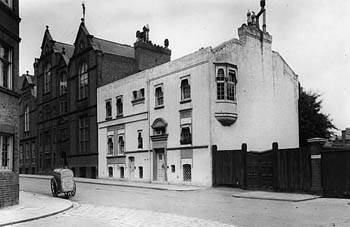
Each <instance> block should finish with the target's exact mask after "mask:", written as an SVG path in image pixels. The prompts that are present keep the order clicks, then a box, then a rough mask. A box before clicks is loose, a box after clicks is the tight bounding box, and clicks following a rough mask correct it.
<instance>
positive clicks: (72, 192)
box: [70, 182, 77, 196]
mask: <svg viewBox="0 0 350 227" xmlns="http://www.w3.org/2000/svg"><path fill="white" fill-rule="evenodd" d="M76 191H77V186H76V185H75V182H74V184H73V191H71V192H70V195H71V196H75V192H76Z"/></svg>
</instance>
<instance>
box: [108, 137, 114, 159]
mask: <svg viewBox="0 0 350 227" xmlns="http://www.w3.org/2000/svg"><path fill="white" fill-rule="evenodd" d="M107 147H108V153H107V155H113V151H114V145H113V136H109V137H108V138H107Z"/></svg>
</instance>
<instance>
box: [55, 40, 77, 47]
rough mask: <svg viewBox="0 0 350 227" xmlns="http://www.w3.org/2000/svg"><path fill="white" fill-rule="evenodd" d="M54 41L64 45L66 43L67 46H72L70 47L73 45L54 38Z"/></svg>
mask: <svg viewBox="0 0 350 227" xmlns="http://www.w3.org/2000/svg"><path fill="white" fill-rule="evenodd" d="M54 41H55V42H56V43H59V44H64V45H67V46H72V47H74V45H72V44H69V43H64V42H60V41H56V40H54Z"/></svg>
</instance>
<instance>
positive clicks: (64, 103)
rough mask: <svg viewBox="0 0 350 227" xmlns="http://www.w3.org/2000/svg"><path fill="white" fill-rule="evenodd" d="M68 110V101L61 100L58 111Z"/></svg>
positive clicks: (63, 112) (64, 111) (62, 112)
mask: <svg viewBox="0 0 350 227" xmlns="http://www.w3.org/2000/svg"><path fill="white" fill-rule="evenodd" d="M67 112H68V102H67V101H61V102H60V113H61V114H65V113H67Z"/></svg>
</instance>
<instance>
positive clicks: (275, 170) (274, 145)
mask: <svg viewBox="0 0 350 227" xmlns="http://www.w3.org/2000/svg"><path fill="white" fill-rule="evenodd" d="M272 152H273V153H272V157H273V159H272V174H273V175H272V176H273V190H274V191H278V180H279V179H278V175H279V172H278V171H279V169H278V143H277V142H273V143H272Z"/></svg>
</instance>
